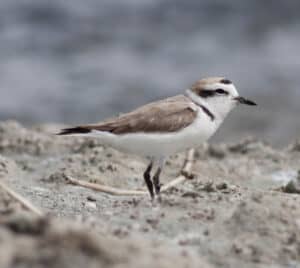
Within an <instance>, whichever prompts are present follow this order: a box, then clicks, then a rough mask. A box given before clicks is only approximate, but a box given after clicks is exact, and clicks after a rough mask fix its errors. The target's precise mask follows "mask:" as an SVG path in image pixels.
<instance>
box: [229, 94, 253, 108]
mask: <svg viewBox="0 0 300 268" xmlns="http://www.w3.org/2000/svg"><path fill="white" fill-rule="evenodd" d="M234 99H235V100H236V101H238V102H239V103H241V104H246V105H252V106H254V105H257V104H256V103H255V102H254V101H251V100H247V99H245V98H243V97H240V96H239V97H235V98H234Z"/></svg>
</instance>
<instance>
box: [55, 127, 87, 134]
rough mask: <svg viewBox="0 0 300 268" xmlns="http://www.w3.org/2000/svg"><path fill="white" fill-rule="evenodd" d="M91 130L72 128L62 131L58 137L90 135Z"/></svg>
mask: <svg viewBox="0 0 300 268" xmlns="http://www.w3.org/2000/svg"><path fill="white" fill-rule="evenodd" d="M90 132H91V129H89V128H87V127H72V128H65V129H62V130H61V131H60V132H59V133H57V135H70V134H85V133H90Z"/></svg>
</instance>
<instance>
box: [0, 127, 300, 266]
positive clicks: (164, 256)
mask: <svg viewBox="0 0 300 268" xmlns="http://www.w3.org/2000/svg"><path fill="white" fill-rule="evenodd" d="M58 128H59V126H57V125H50V124H48V125H43V126H37V127H34V128H30V129H27V128H25V127H23V126H22V125H20V124H19V123H17V122H13V121H9V122H1V123H0V180H1V182H2V183H5V184H6V185H8V186H9V187H11V188H12V189H13V190H14V191H16V192H17V193H19V194H20V195H22V196H23V197H25V198H26V199H28V200H29V201H30V202H31V203H32V204H33V205H34V206H36V207H37V208H39V209H40V210H41V211H42V212H43V214H44V216H42V217H39V216H37V215H35V214H34V213H32V212H30V211H28V210H27V209H25V208H24V207H22V206H21V205H20V204H19V203H18V202H16V200H14V199H13V198H11V197H10V196H9V195H8V194H7V193H5V192H4V191H3V190H2V191H0V267H4V268H6V267H7V268H8V267H9V268H12V267H14V268H15V267H72V268H74V267H88V268H89V267H174V266H176V267H300V206H299V204H300V203H299V202H300V195H299V193H300V187H299V180H300V174H299V169H300V142H299V141H295V142H293V143H292V144H290V145H288V146H287V147H285V148H282V149H274V148H272V146H270V145H268V144H266V143H263V142H261V141H258V140H255V139H253V138H248V139H245V140H243V141H240V142H238V143H235V144H214V145H208V144H204V145H203V146H201V147H199V148H197V150H196V160H195V164H194V167H193V174H194V178H193V179H192V180H189V181H187V182H185V183H184V184H182V185H179V186H177V187H176V188H173V189H171V190H169V191H167V192H166V193H163V195H162V199H163V200H162V203H160V204H159V203H157V202H156V203H151V202H150V199H149V197H148V196H147V195H146V196H111V195H108V194H104V193H99V192H94V191H92V190H89V189H85V188H82V187H78V186H74V185H70V184H67V183H66V181H65V179H64V178H65V176H66V175H69V176H73V177H75V178H78V179H81V180H85V181H89V182H98V183H101V184H105V185H110V186H114V187H119V188H124V189H145V185H144V183H143V179H142V177H141V174H142V172H143V170H144V169H145V167H146V165H147V160H146V159H143V158H139V157H137V156H132V155H126V154H123V153H121V152H118V151H116V150H113V149H111V148H105V147H103V146H102V145H101V144H100V143H99V142H98V141H97V140H91V139H83V138H74V137H72V138H71V137H58V136H55V135H53V134H52V133H54V132H55V131H56V130H57V129H58ZM183 161H184V154H178V155H175V156H172V157H171V158H170V159H168V161H167V163H166V167H165V169H164V171H163V174H162V181H163V182H164V183H166V182H167V181H170V180H172V179H174V178H175V177H176V176H177V175H178V173H179V171H180V168H181V167H182V164H183Z"/></svg>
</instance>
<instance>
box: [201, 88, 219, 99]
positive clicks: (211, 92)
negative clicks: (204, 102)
mask: <svg viewBox="0 0 300 268" xmlns="http://www.w3.org/2000/svg"><path fill="white" fill-rule="evenodd" d="M215 94H216V92H215V91H214V90H207V89H202V90H201V91H199V94H198V95H199V96H200V97H202V98H208V97H212V96H214V95H215Z"/></svg>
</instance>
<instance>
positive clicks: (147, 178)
mask: <svg viewBox="0 0 300 268" xmlns="http://www.w3.org/2000/svg"><path fill="white" fill-rule="evenodd" d="M152 165H153V162H152V161H151V162H150V164H149V165H148V167H147V169H146V170H145V172H144V180H145V183H146V185H147V188H148V191H149V193H150V196H151V199H153V198H154V192H153V183H152V181H151V175H150V172H151V169H152Z"/></svg>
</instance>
